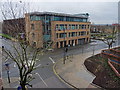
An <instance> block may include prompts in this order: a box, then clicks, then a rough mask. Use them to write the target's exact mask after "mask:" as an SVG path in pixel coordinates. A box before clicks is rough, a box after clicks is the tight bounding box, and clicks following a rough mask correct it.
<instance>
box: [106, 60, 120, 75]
mask: <svg viewBox="0 0 120 90" xmlns="http://www.w3.org/2000/svg"><path fill="white" fill-rule="evenodd" d="M108 64H109V65H110V67H111V68H112V70H113V71H114V72H115V74H116V75H117V76H118V77H120V73H119V72H118V71H117V70H116V69H115V67H114V66H113V65H112V64H111V61H109V60H108Z"/></svg>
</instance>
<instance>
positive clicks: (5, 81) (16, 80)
mask: <svg viewBox="0 0 120 90" xmlns="http://www.w3.org/2000/svg"><path fill="white" fill-rule="evenodd" d="M18 85H19V78H18V77H11V78H10V83H8V78H4V79H3V87H4V88H13V87H14V88H17V86H18Z"/></svg>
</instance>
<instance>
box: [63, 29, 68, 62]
mask: <svg viewBox="0 0 120 90" xmlns="http://www.w3.org/2000/svg"><path fill="white" fill-rule="evenodd" d="M63 30H64V50H63V51H64V58H63V64H65V60H66V53H67V51H68V47H67V46H66V45H65V36H66V35H65V28H63Z"/></svg>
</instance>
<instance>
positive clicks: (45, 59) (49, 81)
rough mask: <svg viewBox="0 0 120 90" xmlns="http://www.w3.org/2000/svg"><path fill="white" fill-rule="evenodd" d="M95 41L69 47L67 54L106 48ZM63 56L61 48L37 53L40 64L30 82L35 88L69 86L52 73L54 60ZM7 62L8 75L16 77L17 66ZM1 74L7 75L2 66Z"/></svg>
mask: <svg viewBox="0 0 120 90" xmlns="http://www.w3.org/2000/svg"><path fill="white" fill-rule="evenodd" d="M6 42H10V41H6V40H3V42H2V43H3V45H4V46H5V47H7V49H11V47H10V46H8V44H7V43H6ZM95 43H97V45H95V46H92V45H91V44H90V43H89V44H86V45H84V47H83V46H76V47H70V48H69V50H68V52H67V55H72V54H73V55H77V54H80V53H83V55H84V53H85V52H91V54H93V49H94V50H99V49H103V48H107V45H105V44H104V43H103V42H102V41H97V40H96V41H95ZM115 45H116V44H114V46H115ZM93 47H94V48H93ZM63 57H64V50H63V49H57V50H55V51H53V52H52V53H51V52H50V51H49V52H47V53H46V54H44V55H39V56H38V57H37V59H38V60H39V61H38V62H37V65H40V68H38V69H36V70H35V71H34V73H36V74H34V75H33V76H34V77H35V79H34V80H33V81H31V82H30V83H31V84H32V85H33V87H36V88H69V86H67V85H66V84H64V83H63V82H61V81H60V80H59V79H58V78H57V77H56V75H55V74H54V72H53V70H52V67H53V65H54V62H56V61H57V60H59V59H60V58H63ZM9 63H11V64H10V77H18V76H19V73H18V69H17V67H14V66H15V65H14V62H12V61H11V60H9ZM3 67H4V62H3ZM2 75H3V78H6V77H7V74H6V71H5V70H4V68H3V74H2ZM11 86H12V87H15V86H16V84H13V85H11Z"/></svg>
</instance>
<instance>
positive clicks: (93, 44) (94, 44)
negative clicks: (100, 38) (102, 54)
mask: <svg viewBox="0 0 120 90" xmlns="http://www.w3.org/2000/svg"><path fill="white" fill-rule="evenodd" d="M96 45H97V43H91V46H93V55H94V53H95V46H96Z"/></svg>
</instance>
